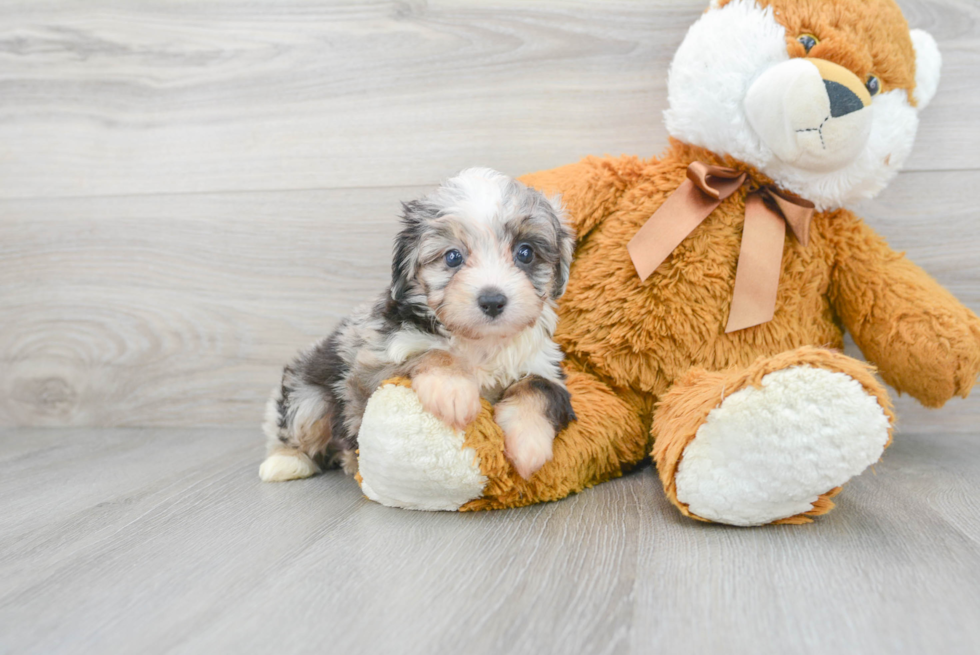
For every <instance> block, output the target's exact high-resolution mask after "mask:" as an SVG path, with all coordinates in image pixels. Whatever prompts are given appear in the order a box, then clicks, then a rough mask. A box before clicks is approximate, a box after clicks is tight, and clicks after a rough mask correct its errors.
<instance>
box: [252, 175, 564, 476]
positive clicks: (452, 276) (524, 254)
mask: <svg viewBox="0 0 980 655" xmlns="http://www.w3.org/2000/svg"><path fill="white" fill-rule="evenodd" d="M403 207H404V211H403V214H402V225H403V229H402V231H401V233H400V234H399V235H398V237H397V239H396V242H395V250H394V260H393V262H392V267H391V269H392V281H391V287H390V288H389V289H388V290H387V291H385V293H384V294H383V295H382V296H381V297H380V298H379V299H378V301H377V302H375V303H374V304H373V305H371V306H366V307H363V308H361V309H360V310H358V311H355V313H354V314H353V315H352V316H351V317H350V318H347V319H346V320H344V321H343V322H342V323H341V324H340V325H339V326H338V327H337V329H336V330H335V331H334V332H333V333H332V334H331V335H330V336H328V337H327V338H325V339H323V340H321V341H319V342H317V343H316V344H314V345H313V346H312V347H311V348H309V349H308V350H306V351H305V352H303V353H301V354H300V355H299V356H298V357H297V358H296V360H295V361H294V362H293V363H292V364H290V365H289V366H287V367H286V368H285V370H284V371H283V375H282V384H281V386H280V387H279V388H277V389H276V390H275V391H274V392H273V395H272V398H270V400H269V404H268V407H267V410H266V421H265V425H264V430H265V433H266V435H267V436H268V437H269V453H268V456H267V458H266V460H265V461H264V462H263V464H262V466H261V468H260V469H259V475H260V476H261V478H262V479H263V480H265V481H280V480H292V479H296V478H305V477H308V476H311V475H314V474H315V473H317V472H319V471H320V470H321V469H323V468H333V467H337V466H341V467H343V469H344V470H345V471H346V472H347V473H353V472H355V471H356V469H357V459H356V455H355V449H356V448H357V433H358V430H359V429H360V424H361V417H362V416H363V414H364V408H365V405H366V404H367V400H368V398H369V397H370V396H371V394H372V393H373V392H374V391H375V389H377V388H378V386H379V385H380V384H381V382H382V381H384V380H385V379H386V378H391V377H395V376H407V377H409V378H411V380H412V388H413V389H414V390H415V392H416V393H417V394H418V396H419V399H420V401H421V402H422V405H423V407H425V409H426V410H427V411H429V412H431V413H432V414H434V415H435V416H436V417H438V418H439V419H441V420H442V421H444V422H445V423H447V424H449V425H452V426H454V427H456V428H460V429H462V428H465V427H466V426H467V425H469V423H470V422H472V421H473V419H474V418H476V415H477V413H478V412H479V411H480V398H481V397H483V398H486V399H487V400H489V401H490V402H491V403H495V408H494V416H495V419H496V421H497V423H498V424H499V425H500V427H501V428H502V429H503V431H504V435H505V453H506V455H507V457H508V459H509V460H510V461H511V463H513V465H514V467H515V469H516V470H517V472H518V473H519V474H520V475H521V476H522V477H524V478H528V477H530V476H531V475H532V474H533V473H534V472H535V471H537V470H538V469H539V468H541V467H542V466H543V465H544V464H545V462H547V461H549V460H550V459H551V455H552V441H553V440H554V437H555V434H556V433H557V432H560V431H561V430H562V429H563V428H564V427H565V426H566V425H567V424H568V423H569V421H572V420H574V419H575V414H574V412H573V411H572V407H571V404H570V403H569V394H568V391H567V390H566V389H565V384H564V374H563V372H562V370H561V367H560V362H561V359H562V353H561V351H560V350H559V349H558V346H557V345H556V344H555V342H554V341H553V340H552V335H553V334H554V330H555V325H556V323H557V316H556V314H555V301H556V300H557V299H558V298H559V297H560V296H561V294H562V293H563V292H564V290H565V283H566V281H567V279H568V269H569V266H570V265H571V260H572V251H573V249H574V245H575V243H574V236H573V234H572V232H571V230H570V229H569V228H568V226H567V225H566V223H565V220H564V215H563V211H562V209H561V207H560V205H559V203H558V201H557V200H552V199H549V198H547V197H545V196H544V195H542V194H541V193H539V192H537V191H535V190H533V189H530V188H528V187H527V186H525V185H524V184H522V183H520V182H518V181H516V180H513V179H511V178H509V177H506V176H505V175H502V174H500V173H497V172H495V171H492V170H489V169H485V168H471V169H468V170H465V171H463V172H462V173H460V174H459V175H458V176H456V177H454V178H452V179H450V180H448V181H447V182H446V183H444V184H443V185H442V186H441V187H439V189H438V190H436V191H435V192H434V193H432V194H431V195H429V196H427V197H425V198H422V199H420V200H415V201H412V202H409V203H406V204H404V205H403Z"/></svg>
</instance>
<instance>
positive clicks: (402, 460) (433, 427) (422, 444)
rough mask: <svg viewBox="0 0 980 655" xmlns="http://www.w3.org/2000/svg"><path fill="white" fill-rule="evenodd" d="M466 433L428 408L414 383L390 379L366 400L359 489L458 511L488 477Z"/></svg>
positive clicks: (378, 498) (398, 502) (412, 505)
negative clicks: (465, 442)
mask: <svg viewBox="0 0 980 655" xmlns="http://www.w3.org/2000/svg"><path fill="white" fill-rule="evenodd" d="M463 438H464V436H463V433H462V432H461V431H458V430H454V429H452V428H450V427H449V426H448V425H446V424H445V423H443V422H442V421H440V420H439V419H437V418H436V417H435V416H433V415H432V414H430V413H428V412H426V411H425V409H424V408H423V407H422V403H421V402H420V401H419V398H418V396H417V395H416V394H415V392H413V391H412V390H411V389H408V388H406V387H401V386H397V385H393V384H387V385H384V386H383V387H381V388H380V389H378V390H377V391H376V392H374V395H373V396H371V399H370V400H369V401H368V404H367V408H366V410H365V412H364V418H363V420H362V421H361V431H360V434H359V435H358V467H359V471H360V475H361V491H362V492H364V495H365V496H367V497H368V498H369V499H371V500H373V501H375V502H377V503H381V504H382V505H387V506H389V507H402V508H405V509H419V510H447V511H455V510H458V509H459V508H460V506H461V505H463V504H464V503H467V502H469V501H471V500H474V499H476V498H479V497H480V496H481V495H483V488H484V486H485V485H486V483H487V479H486V477H485V476H484V475H483V474H482V473H481V472H480V464H479V461H478V460H477V456H476V452H475V451H474V450H473V449H472V448H463Z"/></svg>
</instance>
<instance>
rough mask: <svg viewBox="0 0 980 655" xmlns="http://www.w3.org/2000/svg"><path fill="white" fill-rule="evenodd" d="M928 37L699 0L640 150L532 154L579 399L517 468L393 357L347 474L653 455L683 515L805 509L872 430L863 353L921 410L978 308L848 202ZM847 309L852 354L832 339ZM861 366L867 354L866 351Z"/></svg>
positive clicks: (958, 366) (838, 338)
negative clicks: (660, 136)
mask: <svg viewBox="0 0 980 655" xmlns="http://www.w3.org/2000/svg"><path fill="white" fill-rule="evenodd" d="M939 70H940V54H939V51H938V48H937V46H936V43H935V41H934V40H933V38H932V37H931V36H929V35H928V34H927V33H925V32H923V31H920V30H911V31H910V29H909V27H908V24H907V22H906V20H905V18H904V17H903V15H902V13H901V10H900V9H899V8H898V6H897V5H896V4H895V2H894V1H893V0H835V1H834V2H827V1H825V0H715V1H714V2H712V3H711V5H710V7H709V8H708V9H707V10H706V11H705V13H704V14H703V15H702V16H701V17H700V19H699V20H698V21H697V22H696V23H695V24H694V25H693V26H692V27H691V28H690V30H689V32H688V33H687V35H686V37H685V39H684V41H683V43H682V44H681V45H680V47H679V49H678V51H677V53H676V55H675V57H674V59H673V61H672V63H671V66H670V71H669V82H668V100H669V108H668V109H667V110H666V112H665V121H666V127H667V131H668V133H669V136H670V143H669V145H668V147H667V149H666V150H665V152H664V153H663V154H662V155H661V156H660V157H657V158H652V159H641V158H637V157H632V156H623V157H605V158H596V157H588V158H586V159H584V160H582V161H580V162H578V163H575V164H571V165H568V166H563V167H560V168H556V169H553V170H548V171H542V172H538V173H533V174H530V175H526V176H525V177H524V178H522V179H523V181H524V182H525V183H527V184H528V185H530V186H533V187H536V188H538V189H540V190H542V191H544V192H546V193H549V194H559V195H560V197H561V200H562V202H563V203H564V206H565V209H566V211H567V213H568V216H569V220H570V222H571V224H572V225H573V227H574V229H575V231H576V233H577V238H578V243H577V248H576V253H575V260H574V263H573V265H572V268H571V272H570V275H569V279H568V286H567V291H566V293H565V295H564V296H563V297H562V299H561V301H560V305H559V323H558V328H557V332H556V335H555V337H556V340H557V341H558V343H559V344H560V345H561V347H562V349H563V350H564V352H565V355H566V359H565V362H564V366H565V371H566V373H567V386H568V389H569V391H570V392H571V396H572V405H573V407H574V410H575V414H576V415H577V420H576V421H575V422H573V423H572V424H571V425H569V426H568V427H567V428H566V429H565V430H564V431H563V432H561V433H560V434H559V435H558V436H557V438H556V439H555V442H554V445H553V453H552V457H551V460H550V461H548V462H547V463H546V464H545V465H544V466H543V467H542V468H541V469H540V470H539V471H538V472H537V473H535V474H534V475H533V476H531V477H530V478H529V479H527V480H525V479H524V478H522V477H521V476H519V475H517V473H516V472H515V471H514V470H513V468H512V466H511V465H510V463H509V462H508V460H507V459H506V457H505V456H504V437H503V435H502V433H501V430H500V428H499V427H498V426H497V425H496V424H495V423H494V421H493V413H492V408H491V407H490V405H489V403H487V402H486V401H484V406H483V410H482V412H481V414H480V415H479V416H478V417H477V419H476V420H475V422H474V423H473V424H471V425H470V426H469V427H468V428H467V429H466V430H465V432H464V431H460V430H455V429H453V428H450V427H448V426H446V425H444V424H442V423H441V422H439V421H438V420H437V419H436V418H435V417H433V416H431V415H429V414H427V413H426V412H425V411H424V410H423V409H422V407H421V405H420V404H419V402H418V399H417V397H415V394H414V392H413V391H412V390H411V387H410V384H409V382H408V381H407V380H398V379H396V380H390V381H387V382H386V383H384V384H383V385H382V387H381V388H379V389H378V390H377V391H376V392H375V393H374V395H373V396H372V398H371V400H370V402H369V403H368V407H367V410H366V412H365V415H364V419H363V424H362V428H361V431H360V435H359V447H360V450H359V454H358V464H359V473H358V475H357V479H358V482H359V483H360V485H361V489H362V492H363V493H364V495H365V496H367V497H368V498H370V499H372V500H375V501H377V502H380V503H383V504H385V505H390V506H394V507H403V508H411V509H425V510H460V511H470V510H481V509H496V508H507V507H517V506H522V505H528V504H531V503H538V502H543V501H553V500H557V499H560V498H563V497H565V496H567V495H569V494H572V493H576V492H579V491H581V490H583V489H585V488H587V487H591V486H593V485H595V484H598V483H600V482H603V481H606V480H610V479H612V478H616V477H618V476H621V475H622V474H623V473H624V472H625V471H628V470H629V469H631V468H633V467H635V466H636V465H638V464H639V463H640V462H642V461H643V460H645V458H647V457H652V459H653V462H654V464H655V466H656V471H657V474H658V475H659V478H660V480H661V482H662V486H663V489H664V492H665V494H666V496H667V498H668V499H669V500H670V502H671V503H672V504H673V505H674V506H676V507H677V509H678V510H679V511H680V512H681V513H682V514H684V515H686V516H688V517H691V518H693V519H697V520H702V521H711V522H717V523H724V524H730V525H740V526H749V525H763V524H770V523H784V524H785V523H791V524H798V523H806V522H810V521H811V520H812V518H813V517H814V516H818V515H821V514H825V513H827V512H828V511H830V510H831V509H832V508H833V507H834V503H833V501H832V500H831V499H832V498H833V497H834V496H835V495H836V494H838V493H839V492H840V491H841V488H842V486H843V485H844V484H845V483H846V482H847V481H848V480H849V479H851V478H852V477H854V476H856V475H858V474H859V473H861V472H862V471H863V470H864V469H865V468H867V467H868V466H870V465H872V464H873V463H875V462H876V461H878V460H879V459H880V458H881V457H882V454H883V451H884V449H885V448H886V447H887V446H888V445H889V444H890V443H891V439H892V430H893V427H894V423H895V416H894V413H893V411H892V407H891V403H890V400H889V395H888V392H887V391H886V389H885V387H884V386H883V385H882V384H881V382H879V380H878V378H877V377H876V375H875V373H876V372H877V373H878V374H879V375H880V377H881V378H882V379H883V380H884V381H885V382H887V383H888V384H889V385H891V386H892V387H894V389H896V390H898V391H899V392H904V393H908V394H910V395H912V396H914V397H915V398H916V399H918V400H919V401H920V402H921V403H922V404H923V405H926V406H928V407H940V406H942V405H943V404H944V403H945V402H946V401H947V400H949V399H950V398H951V397H953V396H955V395H959V396H966V395H967V394H968V393H969V391H970V389H971V388H972V386H973V384H974V383H975V382H976V380H977V376H978V374H980V320H978V318H977V317H976V315H974V314H973V313H972V312H971V311H970V310H969V309H967V308H966V307H965V306H963V305H962V304H961V303H960V302H958V301H957V300H956V298H954V297H953V296H952V295H951V294H950V293H948V292H947V291H946V290H945V289H943V288H942V287H941V286H940V285H939V284H938V283H937V282H935V281H934V280H933V279H932V278H931V277H930V276H929V275H928V274H926V273H925V272H924V271H922V270H921V269H920V268H918V267H917V266H916V265H914V264H913V263H911V262H910V261H909V260H908V259H906V258H905V257H904V255H902V254H899V253H896V252H895V251H893V250H891V249H890V248H889V247H888V245H887V244H886V243H885V241H884V240H883V239H882V238H881V237H880V236H878V235H877V234H876V233H875V232H874V231H873V230H872V229H871V228H870V227H869V226H868V225H867V224H865V223H864V222H863V221H862V220H861V219H860V218H859V217H858V216H856V215H855V214H853V213H852V212H851V211H849V210H847V209H845V206H847V205H848V204H850V203H853V202H854V201H857V200H860V199H864V198H872V197H874V196H875V195H876V194H877V193H878V192H880V191H881V190H882V189H884V188H885V186H886V185H887V184H888V183H889V182H890V181H891V180H892V179H893V178H894V177H895V175H896V173H897V172H898V171H899V169H900V168H901V167H902V165H903V163H904V162H905V160H906V158H907V157H908V155H909V153H910V151H911V149H912V144H913V141H914V137H915V133H916V129H917V124H918V112H919V111H921V110H922V109H923V108H925V107H926V105H928V104H929V101H930V100H931V99H932V97H933V95H934V94H935V92H936V89H937V86H938V82H939ZM845 329H846V330H847V331H848V332H849V333H850V334H851V335H852V336H853V339H854V341H855V343H856V344H857V345H858V347H860V349H861V351H862V352H863V354H864V355H865V357H866V358H867V360H868V361H869V362H871V364H867V363H864V362H861V361H858V360H855V359H853V358H850V357H848V356H846V355H844V354H843V352H842V349H843V334H844V330H845ZM872 365H873V366H874V367H875V368H872Z"/></svg>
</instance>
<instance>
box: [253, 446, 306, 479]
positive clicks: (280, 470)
mask: <svg viewBox="0 0 980 655" xmlns="http://www.w3.org/2000/svg"><path fill="white" fill-rule="evenodd" d="M319 472H320V471H319V469H317V466H316V464H314V463H313V460H311V459H310V458H309V457H307V456H306V454H305V453H301V452H300V451H298V450H297V451H287V452H278V453H277V452H273V453H272V454H271V455H269V456H268V457H266V458H265V461H264V462H262V465H261V466H260V467H259V478H261V479H262V482H286V481H287V480H300V479H302V478H308V477H311V476H313V475H316V474H317V473H319Z"/></svg>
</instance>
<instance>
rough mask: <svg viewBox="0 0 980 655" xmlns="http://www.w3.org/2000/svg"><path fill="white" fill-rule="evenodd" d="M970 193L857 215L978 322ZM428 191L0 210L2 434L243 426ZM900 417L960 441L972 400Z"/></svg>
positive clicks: (908, 425)
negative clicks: (13, 429) (31, 429)
mask: <svg viewBox="0 0 980 655" xmlns="http://www.w3.org/2000/svg"><path fill="white" fill-rule="evenodd" d="M978 184H980V173H977V172H974V171H954V172H944V173H905V174H903V175H902V177H901V178H900V180H899V181H898V183H896V184H894V185H893V186H892V187H891V188H890V189H888V190H887V191H886V192H885V193H884V194H883V195H882V196H881V197H880V198H879V199H878V200H876V201H875V202H873V203H867V204H865V205H864V206H861V207H859V208H858V209H859V211H861V212H862V213H863V214H864V215H865V216H867V217H868V220H869V221H870V222H871V223H872V224H873V225H875V227H876V228H878V229H879V230H880V231H881V232H882V233H883V234H886V235H888V236H889V237H891V242H892V243H893V245H894V246H895V247H896V248H898V249H901V250H907V251H908V252H909V256H910V257H912V258H913V259H914V260H915V261H917V262H918V263H919V264H921V265H922V266H924V267H925V268H926V270H928V271H929V272H930V273H932V274H933V275H935V276H936V277H937V278H938V279H939V280H940V281H941V282H942V283H943V284H945V285H947V286H948V287H949V288H950V289H952V290H953V292H954V293H956V294H957V295H958V296H959V297H960V298H961V299H962V300H963V301H964V302H965V303H966V304H967V305H968V306H970V307H971V308H972V309H973V310H974V311H980V267H978V266H977V265H976V252H978V250H980V238H978V237H977V236H976V235H975V233H974V230H973V225H974V223H975V221H976V209H975V207H974V205H973V201H972V199H970V198H969V197H967V196H966V195H965V194H964V193H963V190H964V189H969V188H971V187H976V186H977V185H978ZM424 190H425V187H406V188H386V189H347V190H334V191H304V192H298V191H293V192H268V193H248V194H246V193H233V194H182V195H164V196H152V197H145V198H140V199H139V201H138V202H137V201H134V198H133V197H108V198H75V199H51V200H6V201H3V200H0V216H3V218H2V219H0V225H2V226H3V233H4V239H3V240H2V241H0V317H3V320H2V323H3V329H2V330H0V363H2V365H3V366H2V368H0V425H47V426H58V425H91V426H99V425H117V426H167V425H175V426H185V427H190V426H195V425H242V426H245V425H254V424H255V423H256V422H257V421H258V420H259V417H260V416H261V412H262V406H263V403H264V400H265V398H266V395H267V394H268V392H269V390H270V389H271V388H272V386H273V385H274V384H275V383H276V382H277V381H278V376H279V374H280V370H281V366H282V365H283V364H284V363H285V362H286V361H287V360H288V359H289V358H290V357H292V356H293V354H294V353H295V352H296V350H297V349H298V348H301V347H303V346H305V345H306V344H308V343H309V342H311V341H312V340H314V339H316V338H319V337H321V336H323V335H324V334H326V333H327V332H328V331H329V330H330V329H331V328H332V326H333V325H334V324H335V323H336V322H337V321H338V320H339V319H340V318H341V317H342V316H344V315H345V314H347V313H348V312H349V311H350V310H351V309H352V308H353V307H354V306H355V305H357V304H358V303H360V302H365V301H368V300H371V299H372V298H374V296H375V295H376V294H377V293H379V292H380V291H381V290H382V289H383V288H384V287H385V285H386V284H387V282H388V270H389V262H390V243H391V239H392V237H393V235H394V233H395V231H396V228H397V222H396V213H397V211H398V208H399V205H398V202H399V200H403V199H408V198H411V197H414V196H416V195H419V194H421V193H422V192H424ZM852 354H858V353H857V352H856V351H854V352H853V353H852ZM900 415H901V424H902V426H903V429H908V430H910V431H917V432H927V431H933V432H949V431H970V430H972V428H973V426H975V425H976V424H977V423H978V422H980V400H978V397H974V398H971V399H970V400H967V401H954V402H952V403H951V404H950V406H948V407H947V408H946V409H944V410H942V411H940V412H935V411H927V410H925V409H922V408H921V407H919V406H918V405H917V404H916V403H915V402H914V401H912V400H911V399H903V400H902V401H900Z"/></svg>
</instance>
